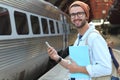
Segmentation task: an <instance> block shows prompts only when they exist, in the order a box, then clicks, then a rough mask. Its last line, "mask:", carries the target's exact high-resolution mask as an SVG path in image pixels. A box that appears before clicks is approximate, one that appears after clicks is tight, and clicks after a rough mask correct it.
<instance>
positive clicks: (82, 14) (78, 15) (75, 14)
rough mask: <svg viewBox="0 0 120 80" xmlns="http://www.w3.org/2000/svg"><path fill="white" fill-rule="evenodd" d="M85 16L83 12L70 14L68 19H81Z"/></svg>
mask: <svg viewBox="0 0 120 80" xmlns="http://www.w3.org/2000/svg"><path fill="white" fill-rule="evenodd" d="M84 15H85V12H77V13H71V14H70V17H71V18H72V19H73V18H75V17H76V16H77V17H79V18H81V17H83V16H84Z"/></svg>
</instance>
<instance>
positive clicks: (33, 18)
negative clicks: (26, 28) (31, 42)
mask: <svg viewBox="0 0 120 80" xmlns="http://www.w3.org/2000/svg"><path fill="white" fill-rule="evenodd" d="M30 18H31V25H32V31H33V34H40V26H39V20H38V17H36V16H31V17H30Z"/></svg>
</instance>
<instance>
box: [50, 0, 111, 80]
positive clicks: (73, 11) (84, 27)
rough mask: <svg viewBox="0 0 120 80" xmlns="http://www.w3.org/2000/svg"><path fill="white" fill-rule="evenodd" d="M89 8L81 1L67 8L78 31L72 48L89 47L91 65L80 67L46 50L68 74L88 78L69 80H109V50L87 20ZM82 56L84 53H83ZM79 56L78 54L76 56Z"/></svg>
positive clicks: (53, 51) (51, 49) (54, 51)
mask: <svg viewBox="0 0 120 80" xmlns="http://www.w3.org/2000/svg"><path fill="white" fill-rule="evenodd" d="M89 9H90V8H89V6H88V5H87V4H86V3H84V2H81V1H75V2H73V3H72V4H71V5H70V7H69V14H70V18H71V22H72V23H73V24H74V25H75V27H76V28H77V31H78V35H77V39H76V41H75V43H74V45H73V46H81V45H86V41H87V45H88V46H89V49H90V50H89V56H90V61H91V64H90V65H87V66H80V65H78V64H76V62H74V61H69V60H66V59H63V58H61V57H60V56H59V55H58V54H57V51H56V50H55V49H54V48H53V47H49V48H48V54H49V56H50V57H51V58H52V59H53V60H55V61H56V62H59V63H60V64H61V65H62V66H63V67H65V68H67V69H68V70H69V72H70V73H84V74H88V75H89V76H90V78H87V79H86V78H85V79H84V78H82V79H81V78H70V80H91V79H92V78H94V79H95V78H99V77H102V76H105V78H106V79H105V80H110V77H109V76H108V75H110V74H111V72H112V61H111V56H110V53H109V49H108V46H107V43H106V41H105V40H104V38H103V37H102V36H101V35H100V34H99V33H98V31H97V30H96V29H95V26H94V25H93V24H92V23H88V20H89ZM83 54H84V53H83ZM78 55H79V54H78Z"/></svg>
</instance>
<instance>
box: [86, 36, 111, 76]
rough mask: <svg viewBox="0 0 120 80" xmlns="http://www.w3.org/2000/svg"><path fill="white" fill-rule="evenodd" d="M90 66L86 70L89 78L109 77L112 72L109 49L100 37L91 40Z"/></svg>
mask: <svg viewBox="0 0 120 80" xmlns="http://www.w3.org/2000/svg"><path fill="white" fill-rule="evenodd" d="M89 43H90V45H91V47H92V48H91V52H90V54H91V57H90V58H91V65H88V66H86V69H87V71H88V73H89V75H90V76H91V77H100V76H106V75H110V74H111V72H112V61H111V55H110V53H109V49H108V47H107V44H106V42H105V40H104V39H103V38H102V37H101V36H97V37H96V38H95V39H94V40H91V41H90V42H89Z"/></svg>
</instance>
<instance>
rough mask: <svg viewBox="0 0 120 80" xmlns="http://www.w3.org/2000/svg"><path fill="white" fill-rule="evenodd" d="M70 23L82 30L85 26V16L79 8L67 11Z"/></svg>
mask: <svg viewBox="0 0 120 80" xmlns="http://www.w3.org/2000/svg"><path fill="white" fill-rule="evenodd" d="M69 13H70V17H71V22H72V23H73V24H74V25H75V26H76V27H77V28H82V27H83V26H84V25H85V24H86V19H87V17H86V15H85V12H84V10H83V9H82V8H81V7H80V6H75V7H72V8H71V9H70V11H69Z"/></svg>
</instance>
